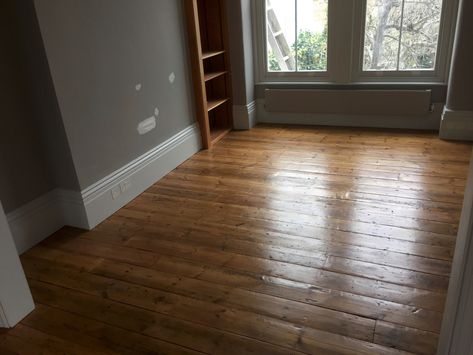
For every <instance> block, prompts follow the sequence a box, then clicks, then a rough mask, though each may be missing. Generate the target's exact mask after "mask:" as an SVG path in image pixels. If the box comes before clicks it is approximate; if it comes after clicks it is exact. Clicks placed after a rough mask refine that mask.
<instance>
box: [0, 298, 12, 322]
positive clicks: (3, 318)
mask: <svg viewBox="0 0 473 355" xmlns="http://www.w3.org/2000/svg"><path fill="white" fill-rule="evenodd" d="M0 328H10V325H9V324H8V320H7V316H6V315H5V311H4V310H3V307H2V305H1V304H0Z"/></svg>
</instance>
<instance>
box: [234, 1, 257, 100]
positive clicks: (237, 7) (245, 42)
mask: <svg viewBox="0 0 473 355" xmlns="http://www.w3.org/2000/svg"><path fill="white" fill-rule="evenodd" d="M227 4H228V13H229V15H228V22H229V36H230V51H231V65H232V79H233V103H234V105H240V106H244V105H247V104H249V103H251V102H252V101H254V99H255V91H254V90H255V86H254V70H253V67H254V66H253V34H252V33H253V32H252V20H251V11H252V9H251V7H252V5H251V0H230V1H227Z"/></svg>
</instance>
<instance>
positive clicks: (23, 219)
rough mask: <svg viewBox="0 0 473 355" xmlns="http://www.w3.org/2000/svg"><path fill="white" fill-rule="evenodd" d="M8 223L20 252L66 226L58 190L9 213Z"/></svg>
mask: <svg viewBox="0 0 473 355" xmlns="http://www.w3.org/2000/svg"><path fill="white" fill-rule="evenodd" d="M7 220H8V224H9V225H10V230H11V233H12V236H13V239H14V241H15V245H16V249H17V251H18V253H19V254H23V253H24V252H25V251H27V250H28V249H30V248H31V247H32V246H34V245H36V244H38V243H39V242H41V241H42V240H43V239H44V238H46V237H47V236H49V235H51V234H53V233H54V232H56V231H58V230H59V229H60V228H61V227H63V226H64V223H63V218H62V211H61V206H60V204H59V194H58V190H52V191H50V192H48V193H46V194H45V195H43V196H41V197H39V198H37V199H35V200H33V201H31V202H29V203H27V204H26V205H24V206H22V207H20V208H18V209H17V210H15V211H13V212H11V213H9V214H7Z"/></svg>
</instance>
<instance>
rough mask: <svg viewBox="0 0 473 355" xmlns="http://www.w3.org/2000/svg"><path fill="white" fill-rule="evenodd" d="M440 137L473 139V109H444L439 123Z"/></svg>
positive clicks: (463, 139)
mask: <svg viewBox="0 0 473 355" xmlns="http://www.w3.org/2000/svg"><path fill="white" fill-rule="evenodd" d="M440 138H442V139H451V140H462V141H473V111H453V110H449V109H445V110H444V112H443V115H442V123H441V125H440Z"/></svg>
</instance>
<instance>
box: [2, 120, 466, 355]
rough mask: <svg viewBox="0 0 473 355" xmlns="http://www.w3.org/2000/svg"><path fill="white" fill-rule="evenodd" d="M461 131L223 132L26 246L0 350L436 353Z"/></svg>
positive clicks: (457, 200) (460, 182) (462, 159)
mask: <svg viewBox="0 0 473 355" xmlns="http://www.w3.org/2000/svg"><path fill="white" fill-rule="evenodd" d="M470 153H471V145H469V144H464V143H448V142H444V141H441V140H439V139H437V138H436V135H435V134H433V133H422V132H400V131H387V130H386V131H383V130H366V129H340V128H304V127H299V128H298V127H284V126H258V127H257V128H255V129H253V130H252V131H249V132H232V133H231V134H230V135H229V136H228V137H226V138H225V139H224V140H223V141H221V142H220V143H219V144H218V145H217V146H216V147H215V148H214V149H213V150H211V151H206V152H201V153H199V154H197V155H195V156H194V157H192V158H191V159H190V160H188V161H187V162H186V163H184V164H182V165H181V166H180V167H179V168H177V169H176V170H175V171H173V172H172V173H170V174H169V175H168V176H166V177H165V178H164V179H162V180H161V181H160V182H158V183H157V184H155V185H154V186H152V187H151V188H150V189H148V190H147V191H146V192H145V193H143V194H142V195H141V196H139V197H138V198H136V199H135V200H134V201H132V202H131V203H130V204H128V205H127V206H126V207H125V208H123V209H122V210H120V211H119V212H117V213H116V214H115V215H114V216H112V217H111V218H109V219H108V220H107V221H105V222H104V223H102V224H101V225H100V226H98V227H97V228H96V229H95V230H93V231H91V232H84V231H80V230H76V229H72V228H64V229H62V230H61V231H59V232H57V233H56V234H55V235H53V236H52V237H50V238H49V239H48V240H46V241H45V242H43V243H42V244H40V245H39V246H37V247H35V248H33V249H32V250H30V251H29V252H27V253H26V254H24V255H23V256H22V258H21V259H22V262H23V265H24V268H25V272H26V274H27V276H28V279H29V282H30V285H31V288H32V292H33V296H34V299H35V301H36V303H37V309H36V310H35V311H34V312H33V313H32V314H31V315H30V316H28V317H27V318H26V319H25V320H24V321H23V322H22V323H21V324H20V325H19V326H17V327H16V328H15V329H13V330H10V331H8V332H3V333H2V334H1V335H0V353H2V354H9V353H20V354H40V353H41V352H42V353H65V354H95V353H107V354H111V353H124V354H141V353H143V354H145V353H146V354H198V353H207V354H225V355H230V354H237V355H242V354H248V353H252V354H271V355H273V354H383V355H384V354H399V353H416V354H434V353H435V350H436V344H437V341H438V334H439V331H440V325H441V320H442V311H443V307H444V302H445V296H446V291H447V286H448V281H449V273H450V268H451V261H452V256H453V251H454V245H455V235H456V232H457V227H458V222H459V217H460V212H461V205H462V199H463V191H464V188H465V183H466V175H467V168H468V162H469V159H470Z"/></svg>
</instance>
